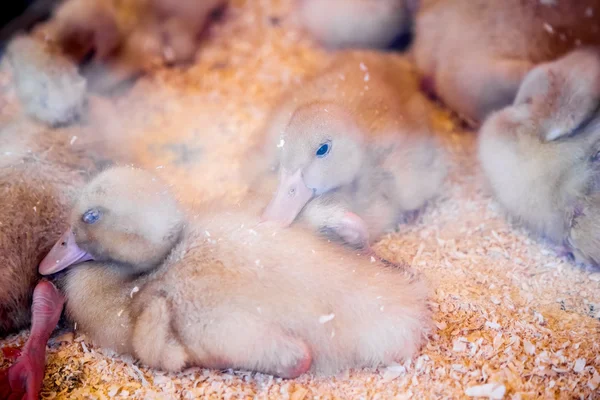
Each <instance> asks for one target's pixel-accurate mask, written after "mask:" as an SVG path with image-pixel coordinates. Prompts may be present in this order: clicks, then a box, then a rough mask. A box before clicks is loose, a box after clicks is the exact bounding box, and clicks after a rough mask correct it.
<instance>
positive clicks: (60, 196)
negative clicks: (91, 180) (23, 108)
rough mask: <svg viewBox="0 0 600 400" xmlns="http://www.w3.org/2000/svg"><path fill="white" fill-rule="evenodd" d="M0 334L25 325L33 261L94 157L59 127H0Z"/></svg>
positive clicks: (59, 226) (61, 222) (60, 222)
mask: <svg viewBox="0 0 600 400" xmlns="http://www.w3.org/2000/svg"><path fill="white" fill-rule="evenodd" d="M0 140H1V141H2V143H3V144H2V146H1V147H0V151H1V152H2V155H3V156H2V157H1V158H2V160H1V161H2V162H1V163H0V188H1V192H2V200H3V202H2V203H3V205H2V209H1V210H0V222H1V224H0V249H1V250H2V251H0V265H1V267H0V277H1V278H0V315H1V316H2V318H0V336H4V335H6V334H8V333H10V332H14V331H16V330H19V329H23V328H25V327H27V326H28V325H29V322H30V319H31V314H30V312H29V310H28V308H29V306H30V304H31V296H32V292H33V287H34V286H35V285H36V283H37V282H38V280H39V275H38V274H37V265H38V264H39V262H40V261H41V259H42V258H43V256H44V255H45V253H47V252H48V251H49V250H50V248H51V247H52V245H53V244H54V242H55V241H56V239H57V238H58V237H59V236H60V233H61V231H63V230H64V229H65V228H66V224H67V221H66V220H67V217H68V212H69V205H70V203H71V202H72V199H73V197H74V195H75V194H76V191H75V190H76V188H78V187H79V186H81V185H83V184H84V183H85V181H86V178H87V177H88V174H89V173H90V172H94V171H95V169H96V165H97V163H98V164H99V163H100V160H99V159H97V158H95V157H93V156H92V155H91V154H89V152H87V151H86V150H85V149H84V146H80V144H79V143H78V142H77V141H75V142H73V143H72V140H73V139H72V136H71V135H68V134H66V132H64V131H54V130H48V129H44V128H43V127H41V126H40V125H38V124H36V123H33V122H31V121H15V122H12V123H9V124H8V125H6V126H3V127H2V128H1V129H0Z"/></svg>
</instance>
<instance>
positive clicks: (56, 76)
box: [5, 36, 87, 126]
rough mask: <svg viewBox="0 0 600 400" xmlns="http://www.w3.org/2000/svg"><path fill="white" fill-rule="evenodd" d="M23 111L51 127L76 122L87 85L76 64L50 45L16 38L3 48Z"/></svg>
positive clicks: (29, 38) (32, 39)
mask: <svg viewBox="0 0 600 400" xmlns="http://www.w3.org/2000/svg"><path fill="white" fill-rule="evenodd" d="M5 57H6V59H7V60H8V63H9V65H10V67H11V71H12V74H13V77H14V84H15V89H16V92H17V95H18V97H19V100H20V102H21V103H22V105H23V108H24V109H25V112H26V113H27V114H28V115H29V116H31V117H33V118H35V119H37V120H39V121H41V122H44V123H46V124H48V125H50V126H59V125H65V124H69V123H71V122H73V121H75V120H77V119H78V118H79V117H80V116H81V114H82V113H83V111H84V108H85V104H86V99H87V97H86V94H87V83H86V80H85V79H84V78H83V77H82V76H81V75H80V74H79V72H78V71H77V68H76V67H75V65H74V64H73V63H72V62H71V60H69V59H68V58H66V57H65V56H64V55H63V54H62V53H60V52H58V51H57V50H56V49H54V48H53V47H52V46H50V45H49V44H46V43H44V42H42V41H40V40H36V39H34V38H31V37H28V36H17V37H15V38H14V39H13V40H12V41H11V42H10V43H9V45H8V47H7V49H6V56H5Z"/></svg>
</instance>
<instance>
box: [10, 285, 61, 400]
mask: <svg viewBox="0 0 600 400" xmlns="http://www.w3.org/2000/svg"><path fill="white" fill-rule="evenodd" d="M63 304H64V298H63V297H62V295H61V294H60V293H59V292H58V290H57V289H56V288H55V287H54V285H52V284H51V283H50V282H48V281H42V282H40V283H39V284H38V285H37V286H36V288H35V290H34V292H33V305H32V307H31V310H32V320H31V334H30V335H29V339H27V343H25V346H24V347H23V351H22V352H21V355H20V356H19V358H18V359H17V361H16V362H15V364H13V365H12V366H11V367H10V368H9V369H8V371H4V372H3V373H0V398H2V399H28V400H29V399H31V400H34V399H37V398H38V394H39V391H40V389H41V387H42V381H43V380H44V367H45V365H46V343H47V342H48V339H49V338H50V335H51V334H52V331H53V330H54V328H55V327H56V324H57V323H58V319H59V318H60V314H61V312H62V308H63Z"/></svg>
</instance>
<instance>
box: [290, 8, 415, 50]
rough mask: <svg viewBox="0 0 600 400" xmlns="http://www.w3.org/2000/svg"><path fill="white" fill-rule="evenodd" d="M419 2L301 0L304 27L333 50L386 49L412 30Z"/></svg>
mask: <svg viewBox="0 0 600 400" xmlns="http://www.w3.org/2000/svg"><path fill="white" fill-rule="evenodd" d="M418 2H419V1H418V0H328V1H323V0H297V3H296V10H295V11H296V13H297V16H298V20H299V22H300V24H301V25H302V26H303V27H304V28H305V29H306V30H307V31H308V32H309V33H310V34H311V35H312V36H314V37H315V39H317V40H318V41H319V42H320V43H322V44H323V45H324V46H326V47H329V48H386V47H388V46H390V45H392V44H393V43H394V41H395V40H397V39H398V38H399V37H400V36H401V35H403V34H406V33H408V32H409V31H410V28H411V25H412V23H411V21H412V18H413V17H414V12H415V11H416V9H417V7H418Z"/></svg>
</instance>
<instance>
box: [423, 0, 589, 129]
mask: <svg viewBox="0 0 600 400" xmlns="http://www.w3.org/2000/svg"><path fill="white" fill-rule="evenodd" d="M414 29H415V40H414V43H413V49H412V52H413V54H414V57H415V61H416V65H417V67H418V68H419V70H420V71H421V73H422V74H423V76H424V78H425V79H426V81H427V82H428V86H430V89H431V90H432V91H433V92H435V94H436V95H437V96H438V97H439V98H441V100H443V101H444V102H445V103H446V104H447V105H448V106H449V107H450V108H452V109H453V110H454V111H456V112H458V113H459V114H461V115H462V116H464V117H465V118H466V119H468V120H471V121H472V122H474V123H481V122H482V121H483V120H484V118H485V117H486V116H487V115H488V114H489V113H490V112H492V111H494V110H499V109H501V108H503V107H505V106H508V105H510V104H511V103H512V101H513V100H514V96H515V95H516V93H517V90H518V88H519V85H520V83H521V80H522V79H523V77H524V76H525V75H526V74H527V73H528V72H529V71H530V70H531V69H532V68H533V67H534V66H535V65H537V64H539V63H542V62H547V61H550V60H553V59H556V58H558V57H561V56H562V55H564V54H566V53H567V52H568V51H570V50H573V49H575V48H576V47H578V46H580V45H586V44H587V45H590V44H599V43H600V40H599V39H598V38H599V37H600V36H599V35H598V34H599V33H600V1H598V0H585V1H578V2H569V1H553V2H542V1H538V0H525V1H523V0H509V1H502V2H497V1H488V0H477V1H470V0H430V1H427V0H424V1H421V5H420V10H419V12H418V13H417V16H416V19H415V26H414Z"/></svg>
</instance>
